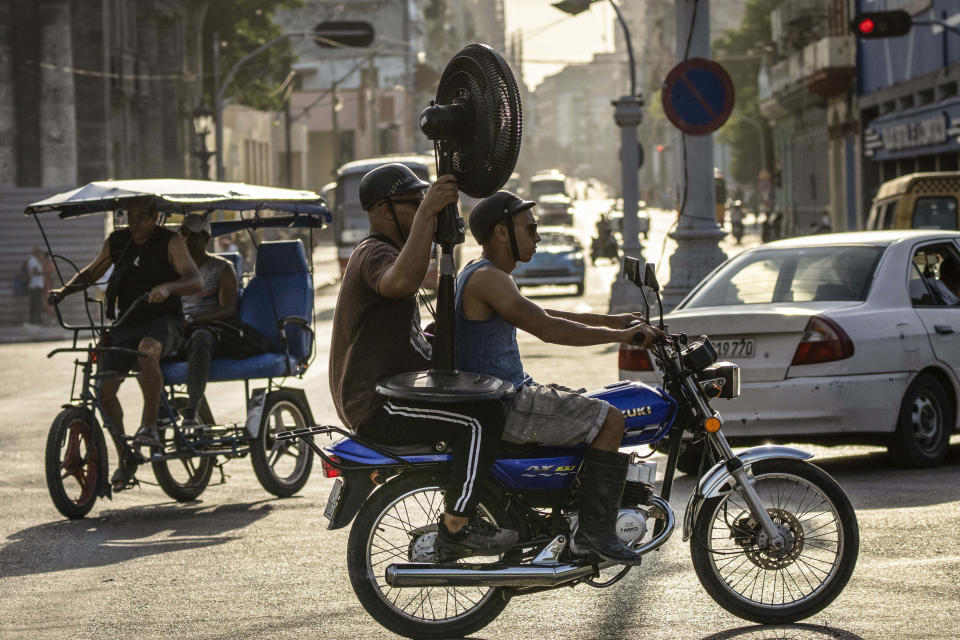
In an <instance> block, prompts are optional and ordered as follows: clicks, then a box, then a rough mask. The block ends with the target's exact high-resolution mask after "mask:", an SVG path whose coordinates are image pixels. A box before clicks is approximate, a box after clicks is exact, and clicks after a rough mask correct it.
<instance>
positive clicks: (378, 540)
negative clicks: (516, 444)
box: [347, 475, 511, 638]
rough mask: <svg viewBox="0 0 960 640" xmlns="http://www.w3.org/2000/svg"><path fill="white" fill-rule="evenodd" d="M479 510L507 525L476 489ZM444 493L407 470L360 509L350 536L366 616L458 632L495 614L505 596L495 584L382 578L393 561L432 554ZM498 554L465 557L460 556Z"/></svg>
mask: <svg viewBox="0 0 960 640" xmlns="http://www.w3.org/2000/svg"><path fill="white" fill-rule="evenodd" d="M477 511H478V512H479V514H480V516H481V517H482V518H484V519H486V520H488V521H490V522H491V523H493V524H494V525H496V526H499V527H510V526H511V525H510V522H509V519H508V516H507V514H506V513H505V511H504V509H503V507H502V505H501V504H500V503H499V502H498V501H496V500H494V499H492V498H491V497H490V496H489V495H488V494H485V493H484V494H481V497H480V503H479V504H478V505H477ZM442 512H443V492H442V491H441V489H440V487H439V486H438V483H437V482H436V481H435V480H434V479H433V478H431V477H429V476H424V475H408V476H400V477H398V478H395V479H394V480H391V481H390V482H388V483H387V484H386V485H384V486H383V487H382V488H380V489H378V490H377V491H376V492H375V493H374V494H373V495H372V496H371V498H370V500H369V501H368V502H367V503H366V504H365V505H364V506H363V507H362V508H361V509H360V512H359V513H358V514H357V519H356V521H355V522H354V523H353V528H352V529H351V530H350V539H349V541H348V542H347V568H348V570H349V572H350V581H351V582H352V584H353V590H354V592H355V593H356V594H357V598H358V599H359V600H360V604H361V605H363V608H364V609H366V610H367V613H369V614H370V616H371V617H372V618H373V619H374V620H376V621H377V622H379V623H380V624H382V625H383V626H384V627H386V628H387V629H389V630H390V631H393V632H394V633H397V634H399V635H402V636H406V637H408V638H460V637H462V636H466V635H469V634H471V633H473V632H474V631H476V630H478V629H481V628H483V627H485V626H486V625H487V624H489V623H490V622H491V621H492V620H493V619H494V618H496V617H497V616H498V615H500V612H501V611H503V609H504V607H506V606H507V602H508V600H509V598H508V597H507V595H506V594H505V593H504V592H503V591H502V590H501V589H498V588H496V587H409V588H394V587H391V586H390V585H388V584H387V582H386V580H385V579H384V572H385V571H386V568H387V567H388V566H390V565H391V564H394V563H403V562H430V561H432V557H431V554H432V551H433V542H434V539H435V538H436V535H437V533H436V532H437V522H438V520H439V518H440V514H441V513H442ZM471 560H472V561H476V562H493V561H494V560H495V559H494V558H491V557H487V558H464V559H463V560H462V561H471Z"/></svg>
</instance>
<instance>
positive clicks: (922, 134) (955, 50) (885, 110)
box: [857, 0, 960, 222]
mask: <svg viewBox="0 0 960 640" xmlns="http://www.w3.org/2000/svg"><path fill="white" fill-rule="evenodd" d="M857 7H858V9H859V10H860V11H876V10H881V9H905V10H907V11H908V12H910V13H911V14H912V15H913V19H914V21H915V22H922V21H930V22H932V21H941V22H944V23H946V24H947V25H948V27H952V28H953V31H951V30H950V29H949V28H948V29H944V28H943V26H940V25H937V24H926V25H915V26H914V27H913V28H912V29H911V31H910V33H909V34H907V35H905V36H902V37H898V38H885V39H876V40H860V41H859V43H858V46H857V84H858V93H859V100H858V103H859V104H858V108H859V118H860V122H861V123H862V128H863V135H862V138H861V140H860V151H861V153H860V159H861V167H862V170H861V181H860V189H859V193H860V196H861V198H862V202H863V207H862V211H861V213H862V216H863V219H865V216H866V215H867V213H868V209H869V206H870V201H871V200H872V198H873V196H874V195H876V192H877V189H878V188H879V186H880V184H881V183H883V182H884V181H886V180H890V179H892V178H896V177H899V176H902V175H906V174H909V173H913V172H916V171H957V170H958V169H960V163H958V159H960V95H958V93H957V88H958V85H960V33H958V32H957V31H956V29H957V28H958V27H960V4H958V3H957V2H956V1H955V0H922V1H918V0H886V1H885V2H879V1H877V0H857ZM863 219H862V220H861V222H862V221H863Z"/></svg>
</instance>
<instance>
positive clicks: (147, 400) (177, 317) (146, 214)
mask: <svg viewBox="0 0 960 640" xmlns="http://www.w3.org/2000/svg"><path fill="white" fill-rule="evenodd" d="M158 216H159V211H158V210H157V207H156V204H155V203H154V202H153V201H152V200H150V199H146V198H144V199H135V200H132V201H131V202H130V203H129V204H128V205H127V227H126V228H125V229H118V230H116V231H114V232H113V233H111V234H110V235H109V236H108V237H107V239H106V241H104V243H103V248H101V249H100V253H99V254H98V255H97V257H96V258H94V259H93V260H92V261H91V262H90V263H89V264H88V265H87V266H85V267H84V268H83V269H81V270H80V271H79V272H77V273H76V275H74V276H73V277H72V278H70V280H69V281H68V282H67V283H66V284H65V285H64V286H63V287H61V288H59V289H53V290H52V291H51V292H50V296H49V299H50V301H51V302H52V303H53V302H59V301H60V300H62V299H63V298H64V297H66V296H67V295H69V294H71V293H74V292H76V291H81V290H84V289H85V288H86V287H88V286H90V285H92V284H94V283H95V282H97V281H98V280H99V279H100V278H101V277H102V276H103V275H104V274H105V273H106V272H107V270H108V269H109V268H110V265H113V273H112V274H111V276H110V280H109V283H108V285H107V300H106V310H107V317H108V318H111V319H113V317H114V309H113V307H114V304H117V305H118V311H119V316H117V317H119V318H120V319H121V320H122V323H121V324H119V325H118V324H115V325H114V326H112V327H110V329H109V330H107V331H106V332H105V336H104V337H105V338H106V340H107V342H106V345H107V346H111V347H122V348H126V349H131V350H136V351H139V352H141V353H142V354H143V355H140V356H137V355H136V354H133V353H126V352H119V351H109V350H105V351H103V352H102V354H101V356H100V359H99V361H98V363H97V367H98V372H99V373H100V374H112V375H111V376H110V377H105V378H103V379H101V381H100V401H101V402H102V403H103V409H104V411H105V412H106V414H107V416H108V417H109V418H110V420H111V422H113V423H114V425H115V426H116V428H117V432H118V433H123V409H122V408H121V407H120V402H119V401H118V399H117V390H118V389H119V388H120V384H121V383H122V382H123V377H124V376H125V375H126V374H127V372H129V371H130V369H131V368H132V367H133V365H134V364H136V365H137V368H138V370H139V375H138V377H137V379H138V381H139V383H140V389H141V391H142V392H143V414H142V416H141V420H140V428H139V429H138V430H137V432H136V434H135V436H134V440H133V442H134V444H135V445H138V446H158V445H160V444H162V442H161V440H160V434H159V432H158V430H157V412H158V409H159V405H160V392H161V390H162V389H163V373H162V372H161V370H160V360H161V359H162V358H164V357H166V356H168V355H170V354H172V353H174V352H176V350H177V349H178V348H179V347H180V343H181V341H182V339H183V317H182V315H181V306H180V296H184V295H189V294H191V293H195V292H197V291H199V290H200V276H199V275H198V273H197V267H196V265H195V264H194V263H193V260H191V259H190V254H189V253H187V247H186V245H185V244H184V242H183V238H181V237H180V236H179V235H178V234H177V233H175V232H173V231H169V230H167V229H164V228H163V227H162V226H160V225H158V224H157V220H158ZM142 296H146V300H145V301H143V302H139V303H138V304H136V306H134V307H133V308H131V306H132V305H134V303H137V302H138V301H140V300H141V298H142ZM128 311H129V313H127V312H128ZM114 445H115V446H116V447H117V453H118V454H119V459H120V464H119V466H118V467H117V471H116V472H115V473H114V475H113V478H112V479H111V484H112V485H113V489H114V490H115V491H119V490H121V489H124V488H126V487H127V485H128V484H129V482H130V480H131V479H132V478H133V473H134V471H135V469H136V466H137V461H136V460H135V459H132V457H131V456H130V455H129V454H128V453H127V448H126V447H125V446H123V443H122V442H118V441H115V442H114Z"/></svg>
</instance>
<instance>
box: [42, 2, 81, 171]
mask: <svg viewBox="0 0 960 640" xmlns="http://www.w3.org/2000/svg"><path fill="white" fill-rule="evenodd" d="M39 14H40V16H39V17H40V24H41V27H40V49H39V50H40V109H39V111H40V139H39V141H38V142H39V148H40V163H41V168H40V182H41V185H42V186H45V187H65V186H72V185H74V184H75V183H76V182H77V115H76V98H75V96H74V87H73V45H72V41H73V39H72V38H71V34H70V2H69V1H68V0H42V1H41V2H40V5H39Z"/></svg>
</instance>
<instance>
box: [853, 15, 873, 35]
mask: <svg viewBox="0 0 960 640" xmlns="http://www.w3.org/2000/svg"><path fill="white" fill-rule="evenodd" d="M876 27H877V25H876V24H874V22H873V20H871V19H870V18H864V19H863V20H861V21H860V22H859V24H857V33H859V34H860V35H863V36H866V35H870V34H871V33H873V30H874V29H875V28H876Z"/></svg>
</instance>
